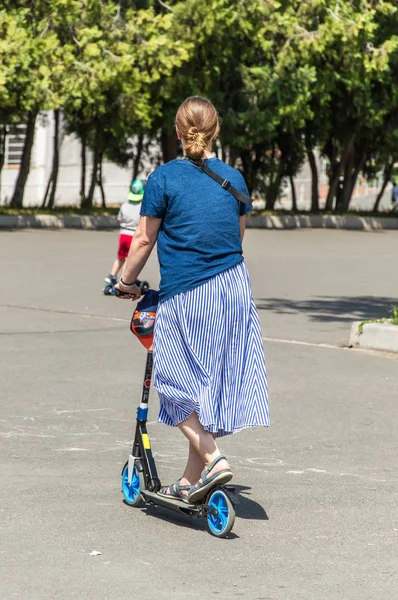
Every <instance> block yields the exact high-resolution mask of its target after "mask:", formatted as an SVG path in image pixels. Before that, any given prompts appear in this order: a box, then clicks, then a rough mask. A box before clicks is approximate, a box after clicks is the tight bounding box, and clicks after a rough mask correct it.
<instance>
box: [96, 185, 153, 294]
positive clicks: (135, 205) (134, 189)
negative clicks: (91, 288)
mask: <svg viewBox="0 0 398 600" xmlns="http://www.w3.org/2000/svg"><path fill="white" fill-rule="evenodd" d="M145 183H146V181H145V180H142V179H134V181H133V182H132V183H131V186H130V192H129V195H128V198H127V202H124V203H123V204H122V205H121V207H120V210H119V214H118V216H117V220H118V221H119V223H120V233H119V247H118V251H117V258H116V260H115V262H114V263H113V267H112V269H111V272H110V273H109V275H108V276H107V277H105V287H104V294H105V295H109V294H113V292H114V286H115V285H116V283H117V274H118V272H119V271H120V269H121V268H122V266H123V264H124V261H125V260H126V258H127V255H128V253H129V250H130V246H131V240H132V239H133V236H134V233H135V231H136V229H137V225H138V221H139V220H140V210H141V202H142V198H143V196H144V189H145Z"/></svg>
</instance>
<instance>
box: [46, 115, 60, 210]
mask: <svg viewBox="0 0 398 600" xmlns="http://www.w3.org/2000/svg"><path fill="white" fill-rule="evenodd" d="M58 171H59V109H57V110H54V137H53V163H52V167H51V174H50V177H49V179H48V184H47V188H46V193H45V194H44V198H43V203H42V207H43V208H44V207H45V206H46V204H47V198H48V204H47V207H48V208H53V206H54V203H55V193H56V191H57V181H58ZM50 190H51V191H50Z"/></svg>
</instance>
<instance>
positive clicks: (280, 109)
mask: <svg viewBox="0 0 398 600" xmlns="http://www.w3.org/2000/svg"><path fill="white" fill-rule="evenodd" d="M397 32H398V7H397V5H396V2H386V1H384V2H374V1H373V0H355V2H353V1H350V0H345V1H342V0H331V1H330V0H250V1H246V0H243V1H239V2H231V1H230V0H169V1H166V2H159V1H158V0H119V1H111V0H38V1H36V2H34V3H32V2H31V0H12V1H11V0H3V1H2V2H1V8H0V124H4V123H6V124H9V123H13V122H21V121H26V119H27V117H28V115H31V114H37V113H38V112H40V111H45V110H55V109H58V108H63V114H64V117H65V118H66V120H67V122H68V128H69V131H71V132H74V133H76V134H77V135H78V136H79V137H80V138H81V139H82V141H83V142H84V144H86V145H88V146H89V147H90V148H91V149H92V150H93V152H94V171H95V170H96V168H97V165H100V164H101V162H102V160H103V157H104V156H107V157H109V158H111V159H112V160H115V161H117V162H119V163H120V164H126V163H127V162H128V161H129V160H130V159H131V158H132V153H133V147H132V139H133V137H134V136H138V135H140V136H142V135H143V134H145V135H146V136H147V138H148V136H149V137H152V138H156V139H158V136H159V132H160V131H161V132H162V136H169V138H170V136H172V135H173V123H174V115H175V110H176V107H177V106H178V104H179V103H180V102H181V101H182V100H183V99H184V98H185V97H187V96H189V95H193V94H202V95H206V96H208V97H209V98H210V99H211V100H212V101H213V102H214V103H215V104H216V106H217V107H218V109H219V111H220V115H221V118H222V133H221V138H220V142H219V147H218V151H219V153H220V155H221V156H222V157H223V158H224V159H226V160H228V161H229V162H230V163H231V164H232V165H234V166H237V167H238V168H240V169H241V170H242V171H243V173H244V175H245V177H246V179H247V181H248V185H249V188H250V190H251V191H252V192H253V193H258V194H261V195H264V196H265V198H266V200H267V208H268V209H271V210H272V209H273V207H274V204H275V200H276V198H277V197H278V194H279V193H280V191H281V189H282V187H283V185H284V181H285V180H286V178H291V177H294V175H295V174H296V173H297V171H298V170H299V169H300V167H301V165H302V164H303V162H304V160H305V156H306V153H307V152H308V153H310V154H311V153H312V151H313V150H314V149H316V148H318V149H319V150H320V151H321V153H322V154H323V155H324V156H325V157H327V158H328V161H329V163H330V190H329V196H328V203H327V207H326V209H327V210H328V211H330V210H333V209H334V208H335V209H336V210H339V211H341V210H347V209H348V208H349V201H350V198H351V194H352V190H353V187H354V185H355V181H356V179H357V177H358V174H359V173H360V172H363V173H364V174H365V175H367V176H369V177H373V176H374V174H375V173H377V172H380V171H381V170H384V173H385V178H386V181H387V178H388V177H389V176H390V175H391V172H392V169H393V165H394V162H396V161H397V160H398V152H397V144H398V110H397V108H398V86H397V85H396V81H397V80H398V33H397ZM94 175H95V173H94ZM94 175H93V178H92V184H93V185H95V177H94ZM342 175H343V176H344V187H343V190H342V192H341V193H339V192H338V187H337V183H338V180H339V177H341V176H342ZM315 176H316V172H315V173H314V177H315ZM93 189H94V188H93V186H90V192H89V196H90V194H91V192H93ZM315 193H316V186H315ZM91 197H92V194H91ZM316 200H317V198H315V204H316ZM376 208H377V207H376Z"/></svg>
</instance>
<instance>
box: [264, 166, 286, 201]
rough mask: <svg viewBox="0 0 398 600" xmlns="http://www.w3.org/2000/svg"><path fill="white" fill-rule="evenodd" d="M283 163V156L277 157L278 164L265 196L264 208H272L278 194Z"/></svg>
mask: <svg viewBox="0 0 398 600" xmlns="http://www.w3.org/2000/svg"><path fill="white" fill-rule="evenodd" d="M284 164H285V157H283V156H281V157H280V159H279V164H278V169H277V172H276V175H275V179H274V180H273V181H272V182H271V184H270V186H269V188H268V193H267V198H266V203H265V208H266V210H274V207H275V202H276V200H277V198H278V194H279V190H280V186H281V182H282V178H283V171H284Z"/></svg>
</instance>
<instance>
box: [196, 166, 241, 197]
mask: <svg viewBox="0 0 398 600" xmlns="http://www.w3.org/2000/svg"><path fill="white" fill-rule="evenodd" d="M200 168H201V169H202V171H203V172H204V173H206V175H208V176H209V177H211V178H212V179H214V181H217V183H219V184H220V185H221V187H222V188H224V190H228V192H230V193H231V194H232V195H233V197H234V198H236V200H237V201H238V202H243V203H244V204H251V203H252V199H251V198H249V196H246V194H242V192H240V191H239V190H237V189H236V187H234V186H233V185H232V183H231V182H230V181H229V180H228V179H224V178H223V177H221V176H220V175H219V174H218V173H216V172H215V171H213V169H209V167H208V166H207V165H206V163H203V164H202V165H200Z"/></svg>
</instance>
